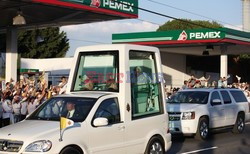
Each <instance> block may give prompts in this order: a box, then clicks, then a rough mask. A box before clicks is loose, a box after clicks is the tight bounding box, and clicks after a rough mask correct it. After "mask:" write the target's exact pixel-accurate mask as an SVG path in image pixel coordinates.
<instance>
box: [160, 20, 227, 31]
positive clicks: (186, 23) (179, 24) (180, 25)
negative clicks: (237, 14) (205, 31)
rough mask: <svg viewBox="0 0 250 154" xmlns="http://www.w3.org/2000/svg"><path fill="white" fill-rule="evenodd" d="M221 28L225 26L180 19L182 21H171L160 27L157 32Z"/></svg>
mask: <svg viewBox="0 0 250 154" xmlns="http://www.w3.org/2000/svg"><path fill="white" fill-rule="evenodd" d="M192 23H193V24H192ZM199 25H202V26H199ZM219 27H223V26H222V25H221V24H219V23H217V22H215V21H212V22H210V21H204V20H190V19H180V20H171V21H168V22H166V23H165V24H163V25H162V26H160V27H159V28H158V29H157V31H168V30H178V29H181V30H183V29H199V28H219Z"/></svg>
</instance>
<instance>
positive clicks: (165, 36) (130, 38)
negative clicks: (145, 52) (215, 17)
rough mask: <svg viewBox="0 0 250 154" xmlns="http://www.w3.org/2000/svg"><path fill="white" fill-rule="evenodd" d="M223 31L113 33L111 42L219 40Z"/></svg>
mask: <svg viewBox="0 0 250 154" xmlns="http://www.w3.org/2000/svg"><path fill="white" fill-rule="evenodd" d="M225 35H226V34H225V31H223V29H222V28H218V29H194V30H172V31H162V32H143V33H127V34H126V33H125V34H113V36H112V37H113V38H112V39H113V43H124V42H128V43H129V42H161V41H164V42H166V41H168V42H171V43H185V42H190V41H192V42H193V41H200V40H219V39H223V38H225Z"/></svg>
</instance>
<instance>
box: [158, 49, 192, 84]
mask: <svg viewBox="0 0 250 154" xmlns="http://www.w3.org/2000/svg"><path fill="white" fill-rule="evenodd" d="M161 60H162V69H163V75H164V79H165V81H166V85H167V87H170V86H171V85H172V86H173V87H181V86H182V85H183V82H184V80H187V79H189V77H190V76H189V75H188V74H186V55H181V54H172V53H166V52H161Z"/></svg>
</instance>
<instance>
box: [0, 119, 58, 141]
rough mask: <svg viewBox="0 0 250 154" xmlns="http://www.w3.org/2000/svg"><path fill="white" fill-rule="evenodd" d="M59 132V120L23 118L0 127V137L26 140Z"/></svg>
mask: <svg viewBox="0 0 250 154" xmlns="http://www.w3.org/2000/svg"><path fill="white" fill-rule="evenodd" d="M54 131H58V133H59V121H42V120H24V121H22V122H19V123H16V124H13V125H9V126H6V127H4V128H1V129H0V139H10V140H13V139H14V140H22V141H23V140H27V139H29V138H31V137H32V138H35V137H38V136H43V135H44V134H49V133H52V132H54Z"/></svg>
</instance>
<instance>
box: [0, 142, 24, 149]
mask: <svg viewBox="0 0 250 154" xmlns="http://www.w3.org/2000/svg"><path fill="white" fill-rule="evenodd" d="M22 146H23V141H14V140H4V139H0V151H4V152H19V151H20V150H21V148H22Z"/></svg>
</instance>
